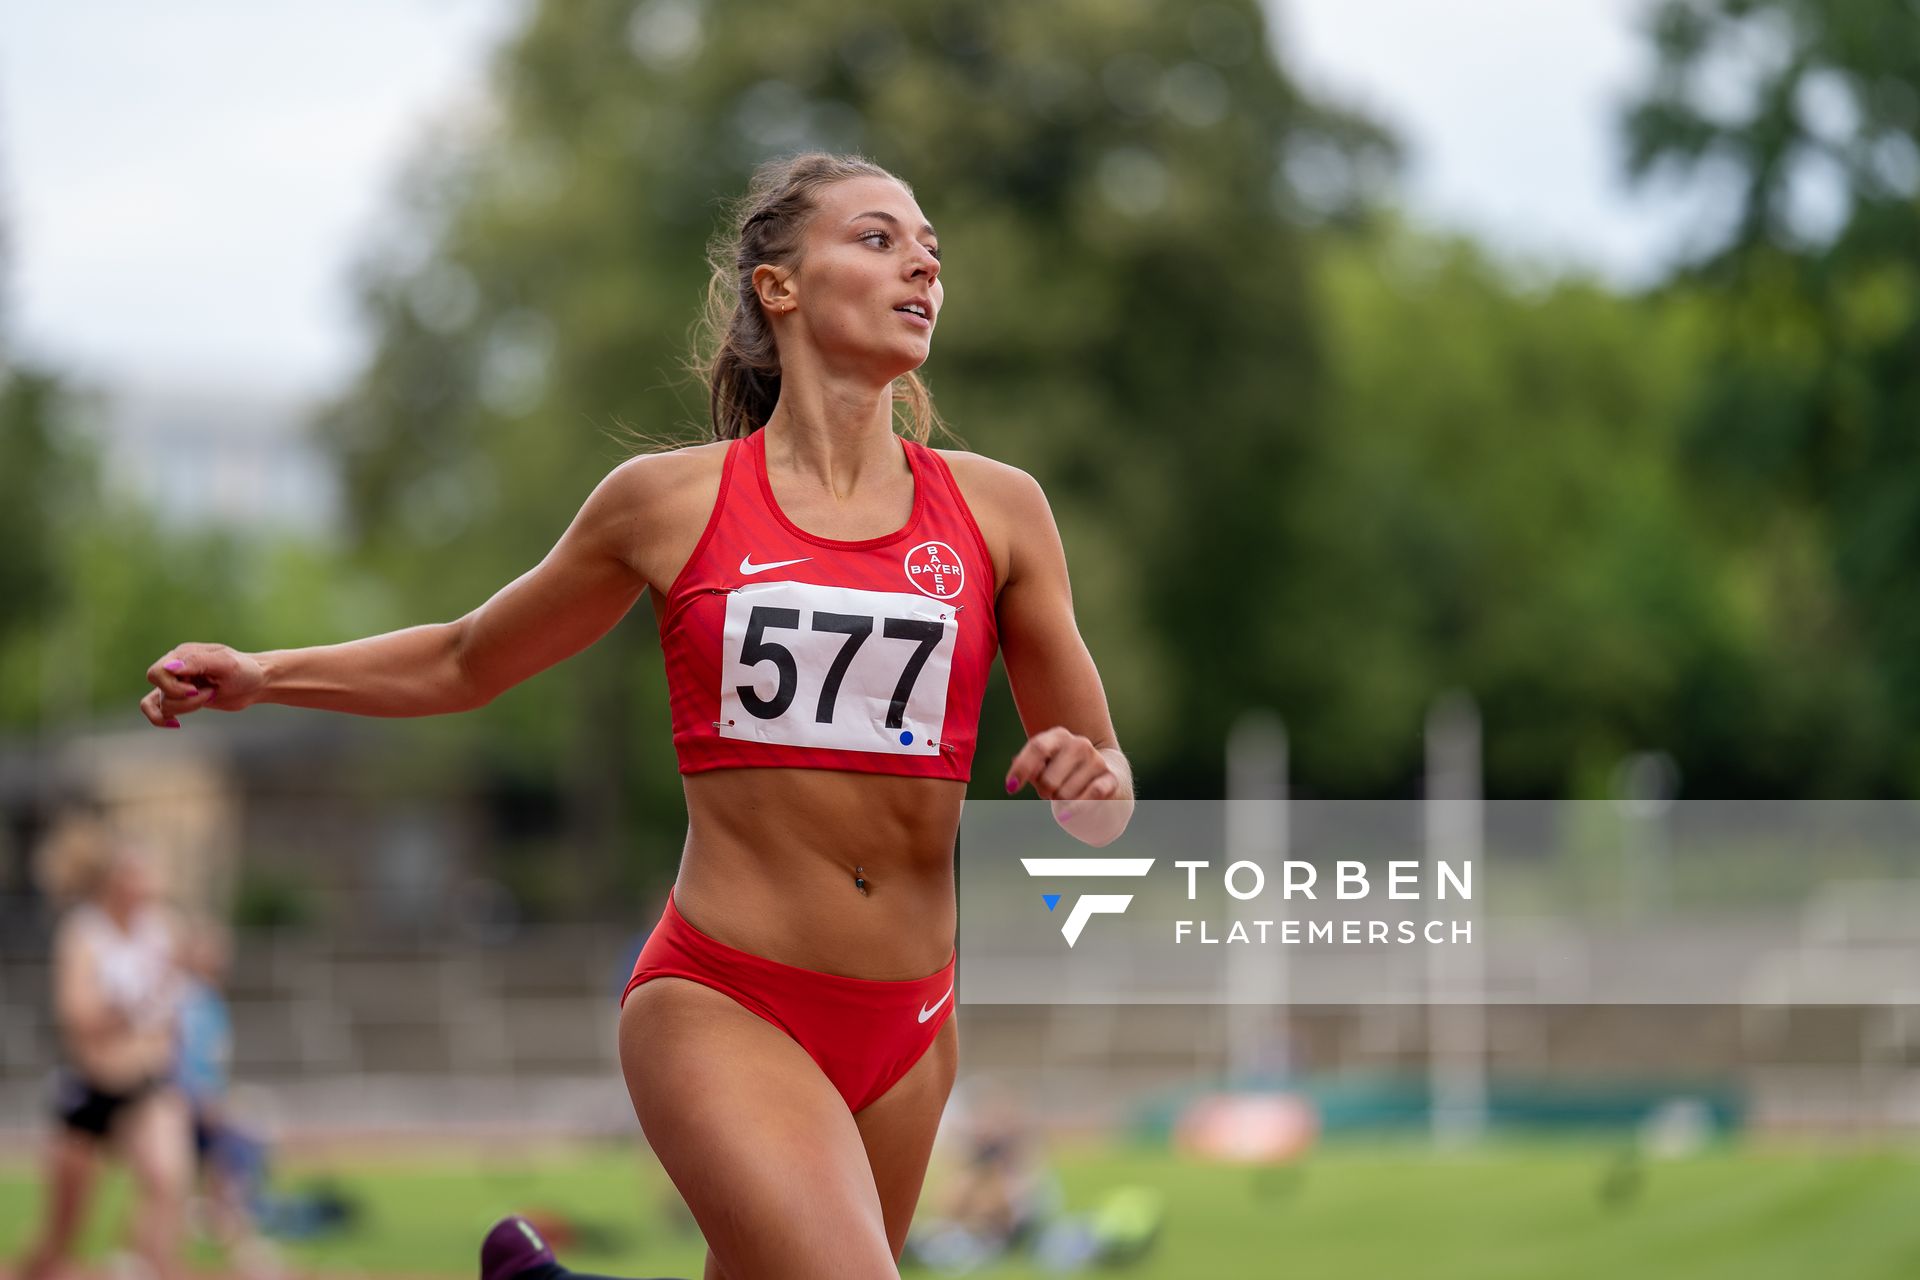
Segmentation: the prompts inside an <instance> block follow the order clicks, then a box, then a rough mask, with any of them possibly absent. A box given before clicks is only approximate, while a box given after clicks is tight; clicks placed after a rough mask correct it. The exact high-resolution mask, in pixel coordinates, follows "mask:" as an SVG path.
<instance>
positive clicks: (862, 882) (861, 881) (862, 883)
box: [853, 867, 867, 893]
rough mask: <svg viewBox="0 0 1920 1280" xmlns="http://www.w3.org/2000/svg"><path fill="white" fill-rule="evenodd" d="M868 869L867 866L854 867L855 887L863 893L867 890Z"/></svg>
mask: <svg viewBox="0 0 1920 1280" xmlns="http://www.w3.org/2000/svg"><path fill="white" fill-rule="evenodd" d="M866 870H867V869H866V868H865V867H855V868H854V869H853V887H854V888H856V889H858V890H859V891H860V892H862V893H865V892H866V891H867V877H866Z"/></svg>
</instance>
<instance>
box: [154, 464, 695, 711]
mask: <svg viewBox="0 0 1920 1280" xmlns="http://www.w3.org/2000/svg"><path fill="white" fill-rule="evenodd" d="M660 456H661V455H644V456H642V457H638V458H632V459H629V460H628V461H626V462H623V463H621V464H620V465H619V466H618V467H616V468H614V470H613V471H612V472H610V473H609V474H608V475H607V477H606V478H605V479H604V480H602V481H601V482H600V484H599V485H598V486H596V487H595V489H594V491H593V493H592V494H591V495H590V496H589V497H588V498H587V500H586V502H585V504H584V505H582V506H581V508H580V511H579V514H577V515H576V516H575V517H574V519H573V523H572V524H571V525H569V526H568V528H567V531H566V533H565V534H564V535H562V537H561V538H560V541H559V542H558V543H556V544H555V545H554V547H553V549H552V550H551V551H549V552H548V553H547V556H546V558H545V559H543V560H542V561H541V562H540V563H539V564H538V565H535V566H534V567H533V568H532V569H529V570H528V571H527V572H526V573H523V574H521V575H520V576H519V577H518V578H516V579H514V580H513V581H512V582H510V583H508V584H507V585H506V586H504V587H502V588H501V589H500V590H499V591H497V592H495V593H494V595H493V597H492V598H491V599H489V600H488V601H487V602H486V603H485V604H483V605H481V606H480V607H479V608H477V609H475V610H473V611H472V612H471V613H468V614H467V615H466V616H464V617H462V618H459V619H457V620H455V621H453V622H440V623H429V624H426V625H423V626H417V627H408V628H406V629H405V630H401V631H391V632H388V633H386V634H385V635H378V636H369V637H367V638H366V639H363V640H351V641H347V642H346V643H343V644H330V645H319V646H314V647H311V648H304V649H275V650H272V651H270V652H265V653H257V654H250V653H241V652H239V651H237V650H234V649H230V648H228V647H227V646H225V645H220V644H183V645H180V646H178V647H176V648H174V649H173V650H172V651H170V652H169V653H167V654H165V655H164V656H163V657H161V658H160V660H159V661H157V662H155V663H154V664H153V665H152V666H151V667H149V668H148V669H147V679H148V681H149V682H150V683H152V685H153V686H154V687H153V689H152V691H151V692H149V693H148V694H147V695H146V697H145V698H143V699H141V702H140V710H141V711H142V713H144V714H145V715H146V717H147V719H148V720H149V721H151V722H152V723H154V724H156V725H162V726H166V727H170V728H177V727H178V725H179V721H178V719H177V718H176V717H178V716H179V715H180V714H182V713H184V712H189V711H198V710H200V709H201V708H203V707H214V708H216V709H218V710H222V711H238V710H240V709H241V708H242V707H247V706H251V705H252V704H254V703H256V702H278V703H283V704H285V705H287V706H295V707H313V708H317V709H319V710H323V711H345V712H350V713H352V714H355V715H364V716H429V715H439V714H442V713H446V712H453V711H466V710H469V709H471V708H474V707H480V706H485V705H486V704H487V703H488V702H491V701H492V700H493V699H494V698H496V697H498V696H499V695H500V694H501V693H504V692H505V691H506V690H508V689H510V688H512V687H513V686H514V685H516V684H519V683H520V682H521V681H522V680H525V679H527V678H528V677H530V676H533V675H536V674H538V673H539V672H541V671H544V670H546V669H547V668H548V667H550V666H552V665H554V664H555V663H557V662H560V661H561V660H563V659H565V658H569V657H571V656H573V655H574V654H576V653H578V652H579V651H580V650H582V649H584V648H586V647H587V646H588V645H590V644H592V643H593V642H594V641H595V640H598V639H599V638H600V637H601V636H603V635H605V634H606V633H607V632H608V631H609V630H611V629H612V627H613V625H614V624H615V623H616V622H618V621H620V619H621V618H622V617H623V616H625V614H626V612H627V610H628V609H630V608H632V607H633V602H634V601H635V600H636V599H638V598H639V595H640V593H641V592H642V591H644V590H646V587H647V579H646V576H645V575H644V574H643V572H642V571H641V569H640V568H639V567H637V564H636V560H637V558H638V557H639V555H640V553H641V552H642V549H643V548H645V547H646V546H647V545H648V540H649V539H651V538H654V537H656V536H657V534H658V530H656V529H654V528H653V527H652V526H655V525H658V524H659V523H660V522H661V514H662V513H661V511H660V507H661V504H660V503H658V502H656V501H654V498H655V497H656V496H657V494H656V491H657V490H658V489H659V487H660V483H661V480H660V477H659V475H657V474H656V473H657V472H658V471H659V470H660V468H658V467H657V466H656V465H654V464H655V463H656V462H657V460H658V459H659V457H660Z"/></svg>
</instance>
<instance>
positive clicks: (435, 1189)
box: [0, 1143, 1920, 1280]
mask: <svg viewBox="0 0 1920 1280" xmlns="http://www.w3.org/2000/svg"><path fill="white" fill-rule="evenodd" d="M1619 1150H1620V1148H1619V1147H1618V1146H1607V1145H1602V1144H1597V1143H1595V1144H1585V1145H1569V1144H1544V1143H1543V1144H1519V1143H1502V1144H1497V1145H1492V1146H1489V1147H1487V1148H1485V1149H1483V1150H1481V1151H1479V1152H1477V1153H1474V1154H1470V1155H1460V1156H1453V1157H1446V1158H1442V1157H1438V1156H1435V1155H1433V1154H1431V1153H1429V1152H1428V1151H1426V1150H1425V1149H1423V1148H1421V1147H1418V1146H1413V1145H1374V1146H1335V1147H1330V1148H1327V1149H1324V1150H1322V1151H1320V1152H1318V1153H1316V1154H1314V1155H1313V1156H1312V1157H1311V1158H1310V1159H1309V1160H1308V1161H1307V1162H1306V1163H1304V1164H1303V1165H1301V1166H1299V1168H1298V1170H1297V1172H1296V1173H1294V1174H1292V1175H1288V1176H1282V1177H1275V1176H1274V1175H1273V1174H1271V1173H1269V1174H1267V1175H1265V1176H1260V1175H1256V1174H1254V1173H1252V1172H1250V1171H1249V1170H1246V1169H1235V1168H1228V1167H1221V1166H1213V1165H1203V1164H1196V1163H1192V1162H1189V1161H1185V1160H1182V1159H1179V1158H1176V1157H1173V1156H1170V1155H1168V1154H1165V1153H1163V1152H1153V1151H1137V1150H1128V1149H1098V1150H1096V1149H1071V1150H1063V1151H1060V1152H1058V1153H1057V1154H1056V1158H1055V1162H1054V1163H1055V1168H1056V1170H1057V1171H1058V1173H1059V1175H1060V1177H1061V1180H1062V1183H1063V1186H1064V1189H1065V1191H1066V1195H1067V1200H1068V1206H1069V1208H1073V1207H1080V1206H1086V1205H1088V1204H1090V1203H1091V1202H1092V1201H1093V1200H1094V1199H1096V1198H1097V1197H1098V1196H1099V1194H1100V1193H1101V1192H1103V1191H1104V1190H1107V1189H1110V1188H1114V1187H1119V1186H1126V1185H1144V1186H1151V1187H1155V1188H1158V1189H1159V1190H1160V1191H1161V1193H1162V1194H1163V1195H1164V1197H1165V1201H1166V1205H1167V1221H1166V1230H1165V1234H1164V1236H1163V1238H1162V1241H1161V1245H1160V1248H1159V1249H1158V1251H1157V1252H1156V1253H1155V1254H1154V1255H1153V1257H1152V1258H1150V1259H1149V1260H1148V1261H1147V1262H1146V1263H1143V1264H1142V1265H1140V1266H1137V1267H1135V1268H1132V1269H1131V1270H1129V1271H1127V1272H1125V1273H1124V1274H1126V1275H1129V1276H1133V1277H1138V1278H1139V1280H1149V1278H1150V1277H1151V1278H1153V1280H1162V1278H1164V1280H1227V1278H1238V1277H1342V1278H1344V1277H1374V1276H1381V1277H1385V1276H1391V1277H1430V1278H1432V1280H1496V1278H1498V1277H1513V1278H1514V1280H1520V1278H1522V1277H1524V1278H1525V1280H1548V1278H1552V1280H1558V1278H1560V1277H1565V1278H1567V1280H1580V1278H1584V1277H1590V1278H1591V1280H1625V1278H1626V1277H1634V1278H1635V1280H1642V1278H1654V1277H1675V1278H1678V1277H1686V1280H1720V1278H1724V1280H1765V1278H1770V1277H1780V1278H1781V1280H1789V1278H1791V1280H1802V1278H1804V1277H1813V1276H1819V1277H1822V1278H1823V1280H1828V1278H1838V1277H1846V1278H1849V1280H1870V1278H1877V1277H1886V1278H1887V1280H1893V1277H1911V1276H1915V1275H1920V1212H1917V1211H1916V1208H1915V1206H1916V1205H1920V1152H1906V1151H1880V1152H1872V1153H1831V1152H1821V1151H1817V1150H1757V1149H1753V1148H1744V1149H1743V1148H1738V1147H1727V1148H1720V1149H1716V1150H1712V1151H1709V1152H1707V1153H1704V1154H1700V1155H1697V1156H1692V1157H1688V1158H1685V1159H1678V1160H1670V1161H1656V1162H1652V1163H1649V1164H1646V1165H1643V1166H1641V1168H1640V1175H1639V1177H1638V1179H1637V1181H1636V1180H1634V1179H1633V1178H1630V1177H1629V1178H1625V1179H1622V1178H1621V1177H1620V1176H1619V1173H1618V1169H1619V1165H1618V1152H1619ZM1610 1171H1612V1172H1611V1175H1610ZM322 1176H325V1177H329V1178H331V1179H333V1180H334V1181H336V1182H337V1183H338V1184H339V1185H340V1186H342V1187H343V1188H345V1189H346V1190H347V1191H349V1193H350V1194H352V1195H354V1196H357V1197H358V1198H360V1199H361V1200H362V1201H363V1202H364V1204H365V1206H366V1212H365V1215H364V1218H363V1220H362V1222H361V1224H360V1225H359V1228H358V1229H357V1230H356V1231H355V1232H354V1233H353V1234H351V1235H350V1236H346V1237H342V1238H339V1239H335V1240H332V1241H329V1242H328V1243H325V1244H319V1245H310V1246H295V1247H292V1248H290V1249H289V1257H290V1260H291V1261H293V1262H294V1263H295V1264H296V1266H297V1267H298V1268H299V1269H300V1270H302V1271H306V1270H313V1271H319V1272H326V1273H331V1274H340V1273H348V1272H354V1273H368V1274H371V1275H373V1276H378V1275H380V1274H382V1273H392V1274H405V1275H409V1276H428V1275H446V1276H450V1277H451V1276H472V1275H473V1274H474V1272H475V1267H474V1263H473V1260H474V1258H475V1255H476V1250H477V1247H478V1242H479V1238H480V1234H481V1232H482V1231H483V1230H484V1229H485V1228H486V1226H487V1225H488V1224H489V1223H490V1222H491V1221H492V1220H493V1219H494V1218H496V1217H498V1216H500V1215H501V1214H504V1213H509V1212H515V1211H537V1210H541V1209H558V1210H564V1211H565V1212H566V1213H568V1214H569V1215H571V1216H572V1217H573V1218H574V1219H575V1220H576V1221H579V1222H583V1223H585V1224H587V1225H588V1226H590V1227H593V1228H601V1229H603V1230H604V1231H605V1232H606V1233H607V1234H608V1235H609V1236H610V1237H611V1239H612V1243H613V1247H612V1248H611V1249H610V1250H603V1251H591V1250H588V1249H584V1248H575V1249H573V1250H571V1251H569V1252H566V1253H564V1254H563V1255H562V1256H563V1258H564V1259H565V1260H566V1261H568V1262H570V1263H572V1264H574V1265H575V1266H579V1267H582V1268H592V1269H602V1270H608V1271H612V1272H615V1273H620V1272H622V1271H628V1272H632V1273H635V1274H643V1275H661V1274H667V1275H683V1276H697V1275H698V1274H699V1266H700V1259H701V1255H702V1249H701V1246H700V1242H699V1240H698V1238H697V1237H695V1236H693V1235H691V1234H689V1233H688V1229H687V1228H685V1227H676V1225H675V1221H674V1220H675V1218H676V1216H677V1215H676V1214H675V1213H674V1212H673V1210H672V1206H673V1205H675V1204H677V1202H676V1201H674V1200H673V1199H672V1192H671V1188H670V1186H669V1185H668V1184H667V1183H666V1181H665V1179H664V1178H663V1177H662V1176H661V1174H660V1173H659V1171H658V1169H657V1168H656V1167H654V1166H652V1165H651V1164H650V1163H647V1162H645V1161H644V1158H643V1157H642V1156H640V1155H638V1154H636V1153H634V1152H629V1151H625V1150H617V1151H616V1150H609V1149H604V1148H596V1149H592V1150H586V1151H574V1152H561V1153H556V1152H552V1151H547V1152H544V1153H538V1154H532V1153H520V1154H517V1155H516V1154H506V1153H500V1154H493V1155H487V1156H473V1155H464V1156H445V1155H442V1156H439V1157H437V1158H432V1159H428V1158H424V1157H423V1158H420V1159H415V1160H411V1161H407V1162H400V1161H395V1160H381V1161H373V1160H364V1159H363V1160H360V1161H358V1162H356V1163H355V1164H353V1165H351V1166H347V1165H341V1164H334V1165H331V1166H324V1165H316V1164H313V1163H308V1164H306V1165H304V1166H302V1167H290V1168H287V1169H284V1170H283V1171H282V1176H281V1178H280V1183H281V1185H283V1186H289V1185H291V1186H299V1185H302V1184H305V1183H308V1182H310V1181H312V1180H313V1179H315V1178H319V1177H322ZM1610 1185H1611V1186H1612V1188H1613V1194H1612V1195H1611V1196H1610V1195H1608V1194H1604V1193H1603V1188H1606V1187H1608V1186H1610ZM39 1194H40V1193H39V1189H38V1187H37V1185H36V1184H35V1182H34V1179H33V1176H32V1173H31V1171H30V1170H28V1169H25V1168H21V1167H17V1166H16V1167H12V1168H8V1169H6V1170H5V1171H3V1172H0V1256H4V1257H5V1258H7V1259H9V1260H11V1259H13V1258H15V1257H17V1255H18V1251H19V1249H20V1247H21V1244H22V1242H23V1240H24V1238H25V1235H26V1232H27V1229H28V1224H29V1223H30V1222H31V1221H32V1220H33V1219H34V1218H35V1217H36V1216H37V1212H38V1198H39ZM124 1195H125V1188H124V1185H122V1184H121V1183H120V1182H118V1181H117V1180H116V1182H115V1184H114V1185H113V1186H112V1187H111V1188H110V1191H109V1193H108V1195H107V1198H106V1200H105V1201H104V1202H103V1204H102V1206H101V1209H100V1210H99V1212H98V1213H97V1214H96V1220H95V1222H94V1224H93V1228H92V1231H91V1234H90V1246H89V1247H90V1250H91V1251H92V1252H93V1253H94V1254H96V1255H97V1254H98V1252H99V1251H100V1250H101V1249H102V1248H104V1247H105V1245H106V1242H107V1241H108V1240H110V1239H112V1238H113V1232H114V1231H115V1229H116V1228H117V1222H118V1218H119V1213H120V1209H121V1207H122V1206H123V1204H124ZM196 1261H197V1262H198V1263H199V1264H200V1265H203V1266H210V1265H211V1264H212V1255H210V1254H204V1253H203V1254H200V1255H198V1256H197V1258H196ZM910 1274H913V1273H910ZM974 1274H976V1275H981V1276H992V1277H996V1278H997V1280H1014V1278H1015V1277H1038V1276H1039V1275H1041V1274H1042V1273H1041V1272H1039V1271H1037V1270H1033V1269H1030V1268H1017V1267H1002V1268H999V1269H996V1270H992V1271H984V1272H976V1273H974Z"/></svg>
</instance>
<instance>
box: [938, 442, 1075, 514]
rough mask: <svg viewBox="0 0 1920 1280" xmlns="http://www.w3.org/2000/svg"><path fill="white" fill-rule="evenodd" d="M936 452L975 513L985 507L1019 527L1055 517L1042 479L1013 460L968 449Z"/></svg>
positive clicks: (939, 450)
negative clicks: (1021, 523)
mask: <svg viewBox="0 0 1920 1280" xmlns="http://www.w3.org/2000/svg"><path fill="white" fill-rule="evenodd" d="M934 452H935V453H937V454H939V455H940V458H941V461H943V462H945V463H946V464H947V469H948V470H949V471H951V472H953V478H954V481H955V483H957V484H958V485H959V486H960V492H961V495H962V496H963V497H965V498H966V500H967V505H968V506H969V507H972V508H974V509H975V511H976V513H978V511H979V509H980V508H981V507H983V506H984V507H987V508H989V509H990V510H991V511H992V512H993V513H995V514H997V515H999V516H1001V517H1003V518H1004V519H1006V520H1008V521H1010V522H1013V523H1014V524H1015V525H1016V526H1017V525H1018V523H1019V522H1020V521H1022V520H1029V519H1035V518H1042V519H1048V520H1051V519H1052V512H1051V511H1050V510H1049V508H1048V506H1047V496H1046V493H1045V492H1044V491H1043V490H1042V489H1041V488H1040V482H1039V481H1038V480H1036V479H1034V478H1033V477H1032V476H1031V475H1029V474H1028V473H1027V472H1025V471H1022V470H1021V469H1020V468H1019V467H1016V466H1014V465H1013V464H1012V463H1010V462H1002V461H1000V460H999V459H998V458H989V457H988V456H987V455H986V454H984V453H972V452H969V451H968V450H965V449H935V450H934Z"/></svg>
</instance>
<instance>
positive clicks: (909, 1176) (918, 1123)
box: [853, 1017, 960, 1259]
mask: <svg viewBox="0 0 1920 1280" xmlns="http://www.w3.org/2000/svg"><path fill="white" fill-rule="evenodd" d="M959 1023H960V1019H959V1018H958V1017H949V1018H948V1019H947V1021H946V1025H945V1026H943V1027H941V1028H940V1034H939V1035H937V1036H935V1037H934V1041H933V1044H932V1046H931V1047H930V1048H928V1050H927V1051H926V1053H925V1054H923V1055H922V1056H921V1058H920V1061H918V1062H916V1063H914V1064H913V1068H912V1070H910V1071H908V1072H907V1074H906V1075H904V1076H902V1077H900V1079H899V1080H898V1081H897V1082H895V1084H894V1086H893V1087H892V1088H891V1089H889V1090H887V1091H886V1092H885V1093H884V1094H882V1095H881V1096H880V1097H879V1098H878V1099H877V1100H875V1101H874V1102H871V1103H869V1104H867V1106H866V1107H865V1108H863V1109H862V1110H861V1111H860V1112H859V1114H857V1115H855V1116H854V1118H853V1121H854V1123H855V1124H856V1125H858V1126H859V1127H860V1141H861V1142H862V1143H863V1144H864V1145H865V1147H866V1149H867V1163H868V1164H869V1165H870V1166H871V1167H872V1169H873V1182H874V1187H875V1188H876V1189H877V1190H878V1191H879V1194H880V1208H881V1212H882V1213H883V1214H884V1215H885V1218H886V1223H887V1243H888V1245H889V1246H890V1247H891V1248H892V1250H893V1256H894V1257H895V1258H896V1259H898V1258H899V1256H900V1251H901V1250H902V1249H903V1248H905V1247H906V1243H907V1228H908V1227H910V1226H912V1225H913V1211H914V1209H915V1208H916V1207H917V1206H918V1205H919V1203H920V1188H921V1187H922V1186H924V1185H925V1183H926V1180H927V1160H928V1158H929V1157H931V1156H932V1154H933V1139H934V1135H935V1134H936V1133H937V1132H938V1131H939V1129H940V1115H941V1113H942V1112H943V1111H945V1110H946V1106H947V1095H948V1094H950V1093H952V1092H953V1076H954V1072H955V1070H956V1069H957V1068H958V1066H959V1061H960V1039H959Z"/></svg>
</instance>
